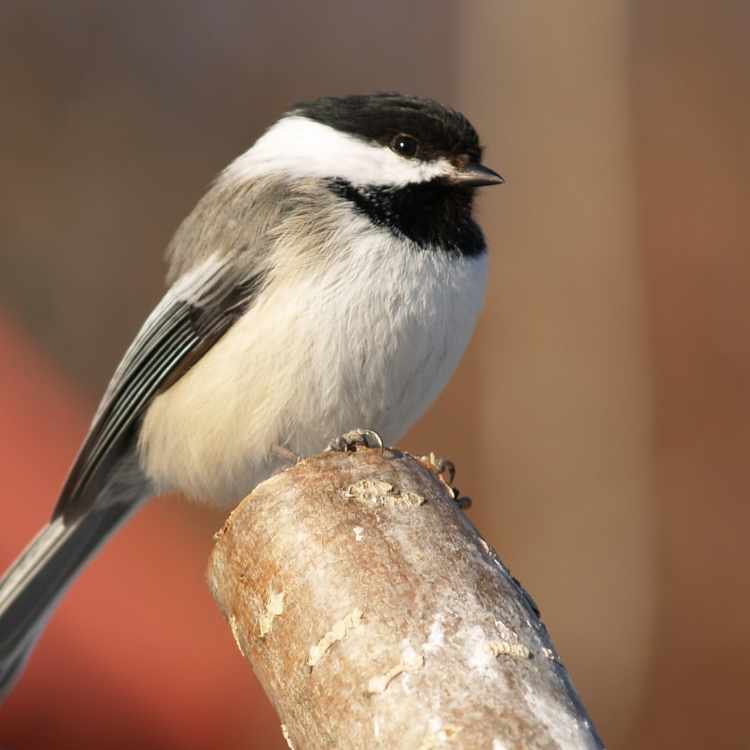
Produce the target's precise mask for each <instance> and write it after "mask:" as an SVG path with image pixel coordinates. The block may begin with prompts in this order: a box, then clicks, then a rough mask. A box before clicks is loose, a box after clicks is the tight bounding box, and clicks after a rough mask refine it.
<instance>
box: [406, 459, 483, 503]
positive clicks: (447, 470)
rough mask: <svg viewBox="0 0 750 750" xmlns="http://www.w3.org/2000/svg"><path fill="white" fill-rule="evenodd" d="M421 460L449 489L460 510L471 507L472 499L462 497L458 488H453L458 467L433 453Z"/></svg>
mask: <svg viewBox="0 0 750 750" xmlns="http://www.w3.org/2000/svg"><path fill="white" fill-rule="evenodd" d="M419 460H420V461H421V462H422V463H423V464H424V465H425V466H426V467H427V468H428V469H429V470H430V471H432V472H433V473H434V474H435V475H436V476H437V477H438V479H440V481H441V482H442V483H443V484H444V485H445V486H446V487H447V488H448V491H449V492H450V493H451V496H452V497H453V500H454V502H455V503H456V505H458V507H459V508H461V509H462V510H465V509H466V508H470V507H471V498H470V497H465V496H462V495H461V491H460V490H459V489H458V487H454V486H453V480H454V479H455V478H456V466H455V464H454V463H453V461H451V460H449V459H447V458H442V457H441V456H437V455H435V453H433V452H432V451H430V452H429V453H428V454H427V455H426V456H421V457H420V459H419Z"/></svg>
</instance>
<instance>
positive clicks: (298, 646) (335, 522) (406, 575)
mask: <svg viewBox="0 0 750 750" xmlns="http://www.w3.org/2000/svg"><path fill="white" fill-rule="evenodd" d="M208 578H209V584H210V587H211V590H212V593H213V595H214V598H215V599H216V601H217V602H218V604H219V606H220V607H221V609H222V610H223V612H224V614H225V616H226V618H227V620H228V621H229V624H230V627H231V629H232V633H233V635H234V638H235V641H236V643H237V645H238V647H239V649H240V651H241V652H242V654H243V655H244V656H245V658H247V660H248V661H249V662H250V663H251V665H252V667H253V670H254V671H255V674H256V675H257V677H258V679H259V680H260V682H261V684H262V685H263V687H264V689H265V691H266V693H267V694H268V696H269V698H270V699H271V701H272V703H273V704H274V706H275V707H276V710H277V711H278V713H279V716H280V718H281V721H282V730H283V731H284V735H285V737H287V741H288V743H289V745H290V747H294V748H296V749H297V750H317V748H346V749H347V750H350V749H354V748H368V749H369V748H388V749H389V750H393V749H394V748H410V749H411V748H414V749H415V750H427V748H437V747H442V746H446V747H451V748H467V749H468V748H471V749H472V750H474V749H476V748H487V750H501V749H505V748H508V749H510V748H514V749H515V748H529V749H530V750H536V749H541V748H545V750H548V749H551V748H601V747H603V746H602V744H601V741H600V740H599V738H598V736H597V735H596V732H595V730H594V728H593V726H592V724H591V722H590V720H589V719H588V717H587V715H586V711H585V709H584V708H583V706H582V705H581V703H580V700H579V699H578V697H577V695H576V693H575V690H574V689H573V687H572V685H571V682H570V680H569V678H568V675H567V673H566V671H565V669H564V667H563V666H562V664H561V663H560V660H559V658H558V656H557V654H556V652H555V650H554V648H553V646H552V643H551V641H550V639H549V636H548V634H547V631H546V628H545V627H544V625H543V624H542V622H541V620H540V619H539V616H538V611H537V610H536V607H535V605H534V603H533V601H532V600H531V599H530V597H529V596H528V594H526V592H525V591H524V590H523V588H521V586H520V585H519V584H518V583H517V582H516V581H515V580H514V579H513V578H512V576H511V575H510V573H509V572H508V570H507V568H505V566H504V565H503V564H502V562H501V561H500V560H499V559H498V557H497V555H496V554H495V551H494V550H493V549H492V548H491V547H490V546H489V545H488V544H487V542H486V541H485V540H484V539H483V538H482V537H481V535H480V534H479V533H478V531H477V530H476V529H475V528H474V526H473V525H472V524H471V522H470V521H469V520H468V518H467V517H466V515H465V514H464V512H463V511H462V510H461V508H460V507H459V504H458V503H457V502H456V501H455V500H454V497H453V492H452V491H451V489H450V488H449V487H448V486H447V484H446V483H445V482H444V481H443V479H442V478H441V477H438V476H437V475H436V473H435V471H434V470H432V469H431V468H430V467H428V466H427V465H426V464H423V463H422V462H421V461H419V460H416V459H415V458H413V457H411V456H409V455H408V454H405V453H401V452H399V451H396V450H386V451H385V452H384V453H381V451H379V450H377V449H360V450H358V451H357V452H356V453H325V454H322V455H319V456H314V457H312V458H309V459H306V460H304V461H302V462H300V463H299V464H297V465H296V466H294V467H292V468H291V469H289V470H288V471H285V472H283V473H281V474H278V475H276V476H274V477H272V478H271V479H269V480H268V481H267V482H264V483H263V484H261V485H260V486H259V487H257V488H256V490H255V491H254V492H253V493H252V494H251V495H250V496H249V497H248V498H247V499H246V500H245V501H244V502H242V503H241V504H240V505H239V506H238V507H237V509H236V510H235V511H234V512H233V513H232V515H231V516H230V517H229V519H228V520H227V522H226V524H225V525H224V528H223V529H222V530H221V531H220V532H219V533H218V534H217V536H216V545H215V548H214V550H213V553H212V555H211V560H210V564H209V571H208Z"/></svg>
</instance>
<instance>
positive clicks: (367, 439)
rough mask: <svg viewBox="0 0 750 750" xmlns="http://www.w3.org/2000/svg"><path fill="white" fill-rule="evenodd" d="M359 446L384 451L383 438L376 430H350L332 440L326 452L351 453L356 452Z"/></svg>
mask: <svg viewBox="0 0 750 750" xmlns="http://www.w3.org/2000/svg"><path fill="white" fill-rule="evenodd" d="M358 446H362V447H364V448H379V449H380V451H381V452H382V451H383V448H384V446H383V438H381V437H380V435H378V433H377V432H375V430H350V431H349V432H345V433H344V434H343V435H339V436H338V437H337V438H336V439H335V440H331V442H330V443H328V445H327V446H326V448H325V449H326V451H339V452H341V453H349V452H351V451H356V450H357V447H358Z"/></svg>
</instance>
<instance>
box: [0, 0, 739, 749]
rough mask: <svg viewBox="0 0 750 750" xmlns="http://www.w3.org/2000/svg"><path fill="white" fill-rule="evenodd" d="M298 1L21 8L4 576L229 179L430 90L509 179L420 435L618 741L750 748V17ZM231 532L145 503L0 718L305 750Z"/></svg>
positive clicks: (16, 10) (490, 4)
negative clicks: (271, 150)
mask: <svg viewBox="0 0 750 750" xmlns="http://www.w3.org/2000/svg"><path fill="white" fill-rule="evenodd" d="M269 6H270V4H269V3H251V2H217V3H204V2H199V1H198V0H190V1H189V2H182V3H179V4H178V3H168V2H165V1H164V0H162V1H160V2H153V3H148V4H146V3H141V4H126V3H96V2H90V1H87V0H69V1H68V2H66V3H53V2H50V1H48V2H43V1H42V0H39V1H38V2H26V1H25V2H20V0H6V2H4V3H3V4H2V6H0V71H2V73H1V74H0V96H1V97H2V98H1V99H0V102H1V103H2V104H1V106H2V117H0V164H1V165H2V172H1V175H2V179H1V180H0V384H2V386H3V387H2V389H1V391H2V393H1V395H0V408H1V409H2V412H0V465H1V466H2V467H4V473H3V476H4V477H6V489H7V490H8V494H7V495H6V494H5V493H0V496H2V498H3V499H2V500H0V502H2V508H3V517H4V518H5V523H4V524H0V528H1V529H2V532H0V552H1V553H2V559H0V563H2V564H6V563H7V562H9V561H10V559H11V558H12V557H13V555H14V554H15V553H16V552H17V551H18V549H19V548H20V546H21V545H22V544H23V543H24V542H25V540H26V539H27V537H28V535H29V533H31V530H33V529H34V527H35V526H38V525H39V524H40V523H42V522H43V521H44V519H45V517H46V515H47V513H48V512H49V509H51V507H52V505H53V502H54V496H53V495H54V488H55V487H56V486H58V485H59V483H60V481H61V480H62V478H63V474H64V471H65V465H66V463H67V462H68V461H69V460H70V459H71V458H72V456H73V455H74V453H75V449H76V446H77V442H78V440H79V439H80V436H81V434H82V432H83V430H84V429H85V423H86V419H87V417H88V415H90V413H91V410H92V408H93V405H94V403H95V400H96V398H97V396H98V394H99V393H100V392H101V390H102V388H103V387H104V384H105V383H106V380H107V378H108V376H109V374H110V372H111V371H112V369H113V367H114V365H115V363H116V361H117V359H118V357H119V355H120V354H121V352H122V350H123V349H124V347H125V345H126V344H127V342H128V340H129V338H130V337H131V336H132V335H133V333H134V332H135V330H136V329H137V327H138V325H139V323H140V321H141V320H142V319H143V317H144V316H145V314H146V313H147V312H148V310H149V309H150V307H151V306H152V305H153V304H154V302H155V301H156V300H157V299H158V297H159V295H160V293H161V290H162V282H161V279H162V273H163V265H162V257H161V251H162V248H163V247H164V246H165V244H166V242H167V241H168V239H169V236H170V234H171V232H172V231H173V230H174V228H175V227H176V225H177V223H178V222H179V220H180V219H181V218H182V217H183V216H184V215H185V214H186V213H187V212H188V211H189V210H190V208H191V206H192V204H193V203H194V202H195V200H196V199H197V198H198V197H199V196H200V194H201V192H202V191H203V189H204V188H205V186H206V184H207V183H208V181H209V180H210V179H211V177H212V176H213V175H214V174H215V173H216V172H217V171H218V170H219V169H220V168H221V167H223V166H224V165H225V164H226V163H227V162H228V161H229V160H230V159H231V158H233V157H234V156H235V155H237V154H238V153H239V152H240V151H242V150H244V149H245V148H246V147H247V146H248V145H249V144H250V143H251V142H252V140H253V139H254V138H255V137H257V135H258V134H259V133H260V132H261V131H262V129H263V128H264V127H265V126H267V125H268V124H269V123H270V122H271V121H272V120H273V119H274V118H275V117H277V116H278V115H279V114H280V113H281V112H282V111H283V109H284V108H285V107H286V106H287V105H288V104H289V103H290V102H293V101H294V100H296V99H299V98H309V97H312V96H316V95H318V94H322V93H327V94H330V93H347V92H353V91H357V92H359V91H369V90H374V89H399V90H402V91H406V92H414V93H419V94H423V95H429V96H434V97H436V98H439V99H441V100H443V101H445V102H446V103H449V104H452V105H454V106H456V107H458V108H461V109H463V110H464V111H465V112H466V113H467V114H468V115H469V116H470V117H471V119H472V120H473V121H474V123H475V124H476V125H477V127H478V129H479V131H480V133H481V135H482V138H483V141H484V142H485V144H486V145H487V162H488V163H489V164H490V165H491V166H493V167H495V168H496V169H498V171H500V172H501V173H502V174H504V175H505V176H506V178H507V181H508V183H507V185H506V186H504V187H503V188H498V189H495V190H493V191H491V192H488V193H487V194H485V195H484V196H483V198H482V201H481V206H480V210H481V217H482V221H483V224H484V226H485V228H486V230H487V235H488V239H489V242H490V245H491V253H492V281H491V287H490V295H489V299H488V304H487V309H486V313H485V315H484V317H483V319H482V321H481V324H480V327H479V331H478V334H477V336H476V337H475V339H474V341H473V343H472V346H471V349H470V351H469V353H468V355H467V357H466V360H465V362H464V363H463V364H462V366H461V368H460V370H459V372H458V374H457V375H456V377H455V378H454V380H453V381H452V383H451V384H450V386H449V387H448V388H447V389H446V392H445V393H444V394H443V396H442V397H441V398H440V399H439V401H438V402H437V404H436V405H435V406H434V408H433V409H432V410H431V411H430V413H429V414H428V415H427V417H426V418H425V419H424V420H423V421H422V422H421V424H419V425H418V426H416V427H415V429H414V430H413V431H412V433H411V434H410V435H408V436H407V437H406V438H405V440H404V441H403V446H404V447H406V448H408V449H413V450H415V451H426V450H428V449H434V450H436V451H438V452H440V453H442V454H445V455H449V456H450V457H451V458H453V459H454V460H455V461H456V463H457V465H458V468H459V472H460V473H459V480H460V481H459V485H460V486H461V489H462V490H463V491H464V492H466V493H467V494H470V495H472V496H473V497H474V498H475V499H476V502H475V506H474V508H473V509H472V511H471V515H472V518H473V519H474V520H475V522H476V523H477V524H478V525H479V526H480V528H481V529H482V530H483V532H484V533H485V534H486V535H487V536H488V537H489V538H491V539H492V541H493V543H494V544H495V546H496V547H497V548H498V550H499V551H500V553H501V555H502V557H503V558H504V559H505V561H506V562H507V563H508V564H509V565H510V566H511V568H512V569H513V571H514V573H515V574H516V575H517V576H518V577H520V578H521V579H522V580H523V582H524V583H525V585H526V586H527V587H528V588H529V589H530V590H531V592H532V593H533V594H534V596H535V597H536V599H537V600H538V602H539V603H540V606H541V609H542V613H543V616H544V619H545V621H546V623H547V624H548V626H549V628H550V630H551V632H552V635H553V637H554V638H555V641H556V643H557V646H558V648H559V650H560V652H561V654H562V656H563V658H564V660H565V662H566V663H567V665H568V667H569V669H570V671H571V672H572V675H573V679H574V681H575V683H576V685H577V687H578V689H579V691H580V692H581V694H582V696H583V698H584V701H585V702H586V704H587V706H588V708H589V710H590V712H591V714H592V716H593V718H594V720H595V722H596V723H597V725H598V726H599V728H600V730H601V733H602V734H603V736H604V737H605V739H606V741H607V743H608V745H609V746H610V747H611V748H615V749H617V748H632V747H639V748H665V747H675V748H677V747H679V748H681V749H683V750H685V749H687V748H704V747H712V748H738V749H739V748H748V747H750V740H748V738H747V736H746V733H745V731H744V729H743V728H744V727H745V726H746V722H745V718H744V712H745V710H746V709H745V695H746V686H747V684H748V679H750V645H748V643H749V641H748V638H747V633H748V630H749V628H748V626H749V625H750V603H748V597H747V592H748V586H747V570H748V563H750V552H748V544H747V542H746V534H747V529H748V525H749V524H748V522H750V509H749V507H748V503H747V497H746V496H747V492H748V487H749V486H750V476H748V469H747V464H748V461H747V445H748V437H750V435H748V433H749V432H750V427H748V425H750V413H749V411H750V410H749V409H748V397H747V380H748V374H749V372H748V371H749V370H750V335H748V333H749V331H748V313H749V312H750V309H749V306H748V301H747V299H748V281H749V280H750V279H749V278H748V276H749V273H748V272H749V271H750V253H749V251H750V217H749V215H750V212H749V211H748V208H747V207H748V202H749V199H750V189H749V188H748V184H750V181H749V180H748V174H750V147H749V146H748V135H747V134H748V132H750V97H748V90H750V51H749V50H750V47H749V46H748V44H747V38H748V33H749V32H750V5H748V3H746V2H744V1H743V0H736V1H734V2H733V1H732V0H719V2H714V3H707V2H699V0H665V2H661V3H652V2H648V0H631V2H625V0H605V1H604V2H602V1H601V0H563V1H561V2H535V1H533V0H532V1H530V2H522V3H519V2H509V1H508V2H506V1H505V0H503V1H500V0H472V1H471V2H464V3H459V2H457V1H454V2H450V1H448V0H419V1H417V2H410V3H402V2H397V1H396V0H386V1H385V2H378V3H365V2H343V1H339V2H316V3H310V2H302V1H301V0H300V1H295V2H280V3H277V4H275V6H274V8H271V7H269ZM13 472H15V474H14V473H13ZM218 523H219V518H218V517H217V516H216V515H213V514H210V513H208V512H206V511H202V510H200V509H196V508H194V507H191V506H185V505H183V504H181V503H179V502H177V501H175V500H169V499H168V500H162V501H159V502H156V503H152V504H151V505H150V506H149V507H148V508H147V509H146V510H145V511H143V512H142V513H141V515H140V516H139V517H138V518H137V519H136V521H135V522H134V523H133V524H132V525H131V526H130V527H128V528H127V529H126V530H125V531H124V532H123V533H122V534H121V536H120V538H119V539H117V540H115V541H114V542H113V543H112V545H110V547H109V548H108V549H107V551H105V553H104V554H103V555H102V557H101V558H100V560H99V561H98V562H97V565H95V566H92V568H91V569H90V570H89V571H87V572H86V574H85V575H84V576H83V577H82V579H81V581H80V582H79V583H78V584H77V586H76V587H75V590H74V591H72V592H71V595H70V597H69V599H68V600H67V601H66V602H65V604H64V605H63V607H62V609H61V612H60V615H59V616H58V617H56V618H55V620H54V621H53V623H52V625H51V627H50V628H49V633H48V634H47V636H46V638H45V640H44V641H43V643H42V645H41V647H40V649H39V651H38V652H37V655H35V657H34V659H33V660H32V663H31V665H30V670H29V673H28V676H27V678H26V679H25V680H24V682H22V683H21V686H20V687H19V690H18V692H17V693H16V694H14V696H13V697H12V698H11V700H9V701H8V703H7V704H5V705H4V706H3V707H2V708H0V746H2V747H3V748H6V747H7V748H13V749H14V750H15V749H18V750H22V749H24V748H34V749H36V748H48V747H78V748H81V747H92V748H93V747H97V748H115V747H133V746H139V747H153V748H165V747H176V748H185V747H195V748H201V747H206V748H209V747H210V748H213V747H227V748H229V747H237V748H240V747H244V748H248V747H257V748H271V747H283V745H282V744H281V742H282V741H281V740H280V738H279V735H278V730H277V728H276V724H275V719H274V717H273V716H272V715H271V714H270V713H268V712H269V709H268V707H267V705H266V704H265V703H264V701H263V699H262V698H261V697H260V696H259V695H258V693H257V690H256V688H255V687H254V686H253V683H252V678H251V677H249V676H248V675H245V673H244V671H243V670H242V665H241V664H236V662H238V661H239V658H238V657H236V656H235V655H234V654H233V651H232V648H233V647H232V644H231V641H230V639H229V636H228V634H227V632H226V631H225V629H224V628H223V625H222V624H221V622H220V620H219V618H218V615H217V614H216V613H215V612H214V611H213V610H212V609H211V606H212V605H211V604H210V602H209V600H208V597H207V595H205V594H204V591H203V584H202V581H201V575H202V568H203V565H204V561H205V557H206V553H207V550H208V548H209V545H210V534H211V531H212V530H213V529H214V528H216V526H217V525H218ZM112 576H115V577H116V579H117V582H118V586H119V588H118V589H117V590H116V591H115V592H112V590H111V589H112V580H113V578H112ZM125 593H127V606H125V605H124V604H123V598H124V596H125ZM118 607H124V609H122V610H120V609H118ZM97 644H98V645H97ZM146 645H148V648H146ZM170 660H171V661H170ZM52 686H54V689H53V687H52ZM253 701H255V705H252V702H253ZM170 710H172V713H170Z"/></svg>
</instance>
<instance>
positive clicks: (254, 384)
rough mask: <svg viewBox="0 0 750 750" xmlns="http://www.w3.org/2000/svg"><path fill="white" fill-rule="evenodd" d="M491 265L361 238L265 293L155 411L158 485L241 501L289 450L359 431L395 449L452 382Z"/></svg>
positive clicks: (386, 239) (148, 431) (149, 428)
mask: <svg viewBox="0 0 750 750" xmlns="http://www.w3.org/2000/svg"><path fill="white" fill-rule="evenodd" d="M485 275H486V256H485V255H483V256H481V257H478V258H463V257H456V256H452V255H448V254H447V253H445V252H441V251H430V250H424V249H420V248H417V247H415V246H412V245H407V244H405V243H403V242H400V241H397V240H396V239H395V238H394V237H393V236H392V235H391V234H390V233H388V232H386V231H385V230H380V229H377V230H376V229H372V228H369V229H367V230H366V231H363V232H359V233H358V235H357V239H356V241H353V242H351V243H350V244H349V246H348V248H347V252H343V253H341V255H340V256H339V257H336V258H333V259H332V260H330V262H328V263H327V265H326V266H325V270H324V271H322V272H318V273H316V274H313V273H310V272H309V271H305V269H300V272H299V273H297V274H292V275H291V278H292V279H293V280H292V281H291V282H290V281H289V278H290V275H289V274H284V278H285V280H286V281H285V283H282V282H280V281H275V282H272V283H270V284H269V286H268V287H267V289H266V290H265V291H264V292H263V294H262V295H261V296H260V298H259V299H258V301H257V302H256V303H255V304H254V305H253V306H252V307H251V308H250V310H249V311H248V312H247V313H246V314H245V315H244V316H243V317H242V318H241V319H240V320H239V321H237V322H236V323H235V324H234V325H233V326H232V328H231V329H230V330H229V331H228V332H227V333H226V334H225V335H224V336H223V337H222V338H221V339H220V340H219V342H218V343H217V344H216V345H215V346H214V347H213V348H212V349H210V350H209V352H208V353H207V354H206V355H204V357H203V358H202V359H201V360H200V361H199V362H198V363H197V364H196V365H195V366H194V367H193V368H192V369H190V370H189V371H188V372H187V373H186V374H185V375H184V376H183V377H182V379H181V380H179V381H178V382H177V383H176V384H175V385H174V386H172V387H171V388H170V389H169V390H168V391H166V392H165V393H163V394H161V395H160V396H158V397H157V398H156V399H155V400H154V402H153V404H152V405H151V407H150V408H149V410H148V412H147V414H146V418H145V420H144V424H143V428H142V430H141V439H140V450H141V460H142V463H143V465H144V467H145V468H146V471H147V473H148V474H149V475H150V476H151V477H152V478H153V479H154V481H155V482H156V483H157V486H160V487H162V488H165V489H166V488H178V489H180V490H182V491H184V492H185V493H186V494H188V495H191V496H193V497H201V498H210V499H212V500H214V501H216V502H220V503H223V504H230V503H233V502H237V501H239V500H240V499H242V497H244V495H246V494H247V493H248V492H249V491H250V490H251V489H252V487H253V486H254V485H255V484H256V483H257V482H259V481H261V480H262V479H264V478H265V477H266V476H268V475H269V474H270V473H271V472H272V471H273V470H274V468H275V467H276V466H277V464H278V458H277V457H276V455H275V454H274V453H273V452H272V447H273V446H274V445H283V446H285V447H287V448H289V449H290V450H292V451H293V452H294V453H296V454H298V455H309V454H311V453H315V452H317V451H319V450H321V449H322V448H323V447H324V446H325V445H326V444H327V443H328V442H329V441H330V440H331V439H332V438H334V437H336V436H337V435H340V434H342V433H344V432H346V431H347V430H351V429H354V428H357V427H362V428H371V429H374V430H376V431H377V432H378V433H380V434H381V436H382V437H383V439H384V440H385V441H387V442H389V443H392V442H394V441H396V440H397V439H398V438H399V437H401V435H402V434H403V433H404V431H405V430H406V429H407V428H408V427H409V426H410V425H411V424H412V423H413V422H414V421H415V420H416V419H417V418H418V417H419V416H420V415H421V414H422V412H423V411H424V410H425V408H426V407H427V406H428V405H429V403H430V402H431V401H432V400H433V399H434V398H435V396H436V395H437V394H438V393H439V391H440V390H441V389H442V387H443V386H444V385H445V383H446V382H447V381H448V378H449V377H450V375H451V373H452V372H453V370H454V369H455V367H456V365H457V364H458V361H459V359H460V357H461V355H462V353H463V351H464V348H465V347H466V344H467V343H468V340H469V338H470V336H471V333H472V330H473V328H474V324H475V322H476V317H477V314H478V312H479V309H480V307H481V305H482V300H483V295H484V285H485Z"/></svg>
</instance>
